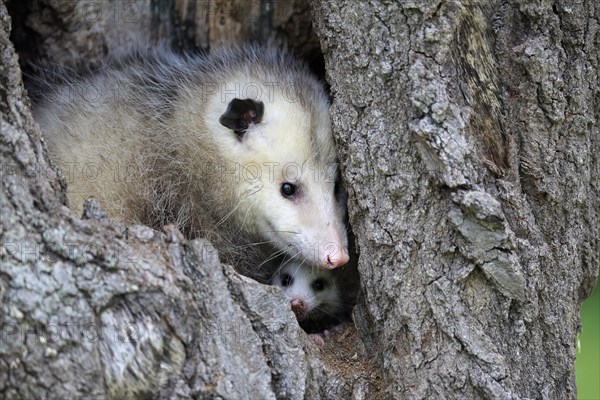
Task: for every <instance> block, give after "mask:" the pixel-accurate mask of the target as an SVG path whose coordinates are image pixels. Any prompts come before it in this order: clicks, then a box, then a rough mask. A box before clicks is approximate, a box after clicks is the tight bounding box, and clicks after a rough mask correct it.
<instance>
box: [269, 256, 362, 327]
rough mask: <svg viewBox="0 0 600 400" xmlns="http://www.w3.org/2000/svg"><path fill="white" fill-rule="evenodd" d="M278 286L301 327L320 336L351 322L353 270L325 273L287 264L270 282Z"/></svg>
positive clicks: (285, 262)
mask: <svg viewBox="0 0 600 400" xmlns="http://www.w3.org/2000/svg"><path fill="white" fill-rule="evenodd" d="M271 284H273V285H276V286H279V287H280V288H281V290H282V291H283V293H284V294H285V296H286V298H287V299H288V300H289V302H290V306H291V309H292V311H293V312H294V314H295V315H296V319H297V320H298V322H299V324H300V326H301V327H302V328H303V329H304V330H305V331H307V332H308V333H320V332H322V331H323V330H325V329H327V328H331V327H332V326H335V325H338V324H339V323H340V322H342V321H344V320H348V319H349V318H350V315H349V314H350V311H351V310H352V306H353V305H354V301H355V297H356V291H357V288H356V284H357V276H356V270H355V269H354V270H346V271H343V270H341V269H338V270H326V269H323V268H319V267H315V266H311V265H308V264H306V263H300V262H298V261H297V260H286V261H284V262H283V263H282V264H281V265H280V267H279V268H278V269H277V271H276V272H275V274H274V275H273V277H272V278H271Z"/></svg>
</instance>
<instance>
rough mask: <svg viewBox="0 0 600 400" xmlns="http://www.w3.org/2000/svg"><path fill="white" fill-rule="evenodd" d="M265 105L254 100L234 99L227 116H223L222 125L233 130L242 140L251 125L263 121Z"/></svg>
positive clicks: (230, 103)
mask: <svg viewBox="0 0 600 400" xmlns="http://www.w3.org/2000/svg"><path fill="white" fill-rule="evenodd" d="M264 110H265V105H264V104H263V102H262V101H256V100H252V99H245V100H240V99H233V100H231V101H230V102H229V105H228V106H227V111H225V114H223V115H221V118H219V122H220V123H221V125H223V126H225V127H227V128H229V129H231V130H233V131H234V132H235V134H236V135H237V136H238V139H240V140H241V139H242V138H243V136H244V134H245V133H246V130H247V129H248V127H249V126H250V124H251V123H255V124H256V123H259V122H260V121H261V120H262V117H263V113H264Z"/></svg>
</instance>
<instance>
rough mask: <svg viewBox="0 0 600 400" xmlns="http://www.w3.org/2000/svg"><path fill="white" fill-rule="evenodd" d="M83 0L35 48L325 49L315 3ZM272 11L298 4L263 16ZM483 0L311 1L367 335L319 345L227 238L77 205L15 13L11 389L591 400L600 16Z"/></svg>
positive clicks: (50, 0)
mask: <svg viewBox="0 0 600 400" xmlns="http://www.w3.org/2000/svg"><path fill="white" fill-rule="evenodd" d="M13 1H16V0H13ZM83 3H85V2H79V3H74V2H61V1H54V0H36V1H31V2H28V4H31V5H32V6H31V7H32V8H31V10H29V14H28V15H29V16H28V17H26V18H24V20H23V21H21V22H22V24H20V25H19V27H17V29H21V31H20V32H21V33H20V34H23V35H26V38H31V37H37V40H36V41H35V45H34V46H32V48H35V51H33V53H32V54H33V55H31V57H32V58H35V56H40V57H42V59H43V60H46V61H54V62H56V61H58V62H61V63H65V62H66V63H68V64H70V65H81V64H83V65H86V66H87V65H93V63H94V60H95V59H99V58H101V57H104V56H106V54H110V53H111V52H114V51H116V52H118V51H119V49H120V48H121V47H123V45H124V43H126V42H127V41H128V40H129V39H130V38H142V39H140V40H142V41H144V40H146V39H147V38H148V37H150V38H151V39H153V40H155V39H157V38H164V37H169V38H174V39H173V40H174V41H179V42H180V45H181V47H184V48H185V47H186V46H190V47H194V46H198V45H200V46H204V45H205V44H206V43H214V42H219V41H227V40H230V41H237V40H239V39H240V38H243V37H245V36H247V35H252V34H255V35H257V36H256V37H259V38H263V39H264V40H265V41H266V42H269V41H271V42H275V43H284V42H286V41H287V38H288V37H292V36H293V37H295V38H296V39H297V38H304V39H300V42H302V40H305V42H303V43H308V44H306V46H307V47H303V45H300V48H301V49H303V50H302V51H306V52H307V53H305V54H309V53H311V52H312V51H313V50H307V49H314V47H313V44H310V43H312V42H311V40H312V39H309V38H310V37H313V36H312V34H311V33H310V32H309V31H306V25H303V23H301V22H298V21H300V20H301V18H300V17H299V16H300V15H306V8H305V5H304V2H303V1H297V2H296V1H295V2H294V6H293V7H291V8H290V9H291V10H293V12H290V13H289V15H288V14H287V13H285V12H283V13H282V14H268V15H270V18H259V20H260V21H261V22H260V23H252V21H254V20H251V21H249V20H248V19H247V20H245V21H244V22H243V23H241V24H240V25H239V26H238V27H237V28H235V23H236V21H237V20H236V19H235V18H230V19H227V18H226V23H225V24H226V26H227V27H223V26H220V25H219V24H217V22H219V21H220V20H219V19H218V15H217V13H211V12H208V14H207V15H205V14H202V12H203V11H202V10H200V11H199V9H198V8H196V9H195V10H192V9H190V8H189V7H191V6H190V4H192V2H185V1H181V2H179V1H178V2H176V4H177V5H178V6H177V7H175V8H174V9H171V8H169V10H172V11H170V12H172V14H164V13H160V12H157V10H160V8H161V7H163V8H164V7H165V4H166V3H164V2H162V1H158V0H157V1H149V2H147V3H146V2H143V1H142V2H135V4H136V5H137V6H140V5H142V6H143V7H147V8H145V10H146V11H144V12H141V11H140V14H139V19H137V21H130V22H131V23H129V24H128V25H127V24H126V21H125V19H124V18H126V16H127V15H125V16H123V14H102V15H103V16H104V17H107V16H110V15H122V16H123V18H121V19H117V20H116V24H115V20H114V19H110V18H100V19H99V20H92V21H90V20H86V19H85V18H83V19H82V16H86V15H87V14H85V12H81V10H79V11H77V12H75V11H74V10H75V9H74V8H73V7H77V5H79V6H81V4H83ZM125 3H126V2H123V3H119V2H115V3H111V4H117V6H115V7H117V8H106V9H103V10H104V11H105V12H109V13H111V12H115V10H116V11H118V10H119V9H120V8H118V7H120V5H123V4H125ZM200 3H203V4H206V2H200ZM216 3H219V4H223V3H225V2H219V1H217V2H215V3H214V4H216ZM258 3H260V4H259V5H256V4H258ZM267 3H269V4H274V5H275V6H276V7H280V8H279V10H286V8H281V5H282V4H283V3H282V2H267V1H264V2H263V1H261V2H252V5H251V7H259V10H262V8H260V7H264V4H267ZM14 4H16V3H13V5H14ZM148 4H149V5H148ZM210 4H213V3H212V2H211V3H210ZM214 4H213V5H214ZM229 4H236V2H231V3H229ZM478 4H483V3H479V2H469V1H462V2H461V1H451V2H427V3H425V2H422V3H413V2H411V3H409V2H386V1H377V0H374V1H370V2H369V3H367V4H365V3H360V2H340V1H336V0H323V1H313V2H312V6H313V10H312V12H313V17H314V20H315V25H316V27H317V33H318V34H319V37H320V40H321V45H322V49H323V52H324V54H325V60H326V63H327V74H328V81H329V83H330V84H331V85H332V92H333V98H334V100H333V107H332V117H333V120H334V129H335V132H334V133H335V135H336V139H337V141H338V144H339V150H340V155H341V160H342V161H343V165H342V167H343V177H344V180H345V183H346V185H347V187H348V190H349V195H350V196H349V209H350V214H351V224H352V228H353V230H354V233H355V236H356V239H357V244H358V250H359V252H360V260H359V268H360V273H361V280H362V285H363V297H362V299H361V303H360V304H359V306H358V307H357V309H356V310H355V325H356V327H357V328H358V332H359V334H358V336H359V337H360V340H359V338H358V337H357V336H356V334H355V333H350V334H349V335H346V336H344V337H342V338H340V339H339V340H336V341H334V342H332V343H328V344H327V345H326V346H325V348H323V349H321V350H320V351H318V350H316V348H315V347H314V345H312V344H311V343H310V341H308V340H307V338H306V336H305V335H304V334H303V333H302V332H301V331H300V329H299V328H298V326H297V323H296V321H295V319H294V316H293V314H292V313H291V311H290V310H289V307H288V306H287V304H286V302H285V300H284V299H283V297H282V295H281V293H279V292H277V291H276V290H275V289H273V288H271V287H268V286H263V285H259V284H257V283H255V282H253V281H250V280H247V279H245V278H242V277H240V276H239V275H237V274H236V273H235V272H234V271H233V269H232V268H231V267H229V266H223V265H220V264H219V262H218V259H217V257H216V255H215V253H214V250H213V249H212V247H211V246H210V244H209V243H208V242H206V241H202V240H196V241H191V242H188V241H186V240H184V239H183V238H182V237H181V236H180V235H179V234H178V233H177V232H176V231H174V230H173V229H172V228H170V227H166V228H165V229H164V231H163V232H156V231H152V230H150V229H149V228H145V227H142V226H134V227H124V226H122V225H120V224H119V223H118V222H114V221H110V220H107V219H104V218H103V217H102V212H101V210H99V208H98V205H97V204H95V203H94V202H89V203H88V204H87V206H86V212H85V213H86V218H84V219H79V218H77V217H76V216H74V215H72V214H71V213H70V212H69V211H68V210H67V209H66V208H65V207H64V206H62V204H63V203H64V184H63V182H62V181H61V179H60V174H57V172H56V171H55V169H54V167H53V166H52V164H51V163H50V162H49V161H48V159H47V156H46V153H45V149H44V143H43V142H42V141H41V140H40V133H39V130H38V128H37V127H36V125H35V123H34V122H33V120H32V118H31V115H30V111H29V107H28V101H27V98H26V96H25V93H24V92H23V88H22V82H21V76H20V71H19V67H18V64H17V59H16V56H15V54H14V50H13V46H12V44H11V43H10V41H9V39H8V33H9V29H8V25H9V20H8V16H7V13H6V10H5V8H4V5H3V4H2V5H0V21H1V22H2V29H1V30H0V48H1V50H2V51H1V52H0V79H1V80H2V85H1V86H0V124H1V125H0V127H1V129H0V163H1V165H0V166H1V169H0V172H1V175H0V182H1V187H0V189H1V191H2V193H1V197H0V211H1V214H0V215H1V217H2V218H1V222H0V244H1V245H0V261H1V264H0V298H2V303H1V306H0V321H1V324H2V325H1V329H2V332H1V334H2V336H1V337H0V397H2V398H8V399H10V398H14V399H20V398H57V399H58V398H61V399H62V398H83V397H99V398H115V399H117V398H118V399H120V398H145V397H148V396H150V395H154V396H155V397H157V398H188V397H196V398H206V397H224V398H349V397H353V398H379V397H390V398H411V399H413V398H415V399H418V398H423V399H424V398H427V399H430V398H460V399H468V398H490V399H496V398H502V399H504V398H515V399H516V398H544V399H546V398H547V399H565V398H575V380H574V362H573V361H574V356H575V335H576V333H577V330H578V323H579V320H578V311H579V305H580V303H581V301H582V300H583V299H584V298H585V297H587V296H588V295H589V293H590V292H591V289H592V287H593V286H594V284H595V279H596V274H597V259H596V254H597V251H598V239H597V236H596V235H597V232H598V215H599V213H600V209H599V202H598V200H599V199H598V198H599V196H600V183H599V182H600V180H599V179H598V178H599V176H600V160H599V157H600V156H599V154H600V136H599V135H598V133H599V132H598V126H597V121H598V120H599V117H600V105H599V100H598V98H599V96H598V95H599V93H598V92H599V90H598V76H597V72H596V71H597V69H598V67H600V65H599V62H598V61H599V53H598V42H599V39H598V21H599V20H600V6H599V5H597V4H595V2H593V1H592V0H589V1H587V2H582V3H579V4H577V5H570V6H566V5H562V3H557V4H551V3H550V2H548V1H545V2H541V3H540V2H536V3H535V4H533V3H531V2H527V1H521V2H514V3H506V2H505V3H501V2H498V1H492V2H486V3H485V4H486V5H485V7H483V8H480V7H479V6H478ZM184 6H186V7H184ZM36 7H37V8H36ZM69 7H70V8H69ZM48 10H50V11H48ZM263 11H264V10H263ZM263 11H261V12H260V13H259V14H260V15H264V14H263ZM253 12H254V11H253ZM165 15H166V17H165ZM248 15H249V16H252V15H258V14H252V13H249V14H248ZM277 15H278V17H277ZM161 16H163V17H161ZM232 16H233V14H231V15H228V16H227V17H228V18H229V17H232ZM296 17H297V18H300V19H295V18H296ZM48 18H49V19H48ZM161 18H163V19H161ZM204 18H207V20H208V23H207V24H205V23H199V22H198V21H204V22H205V21H206V20H205V19H204ZM277 18H279V19H277ZM274 21H275V22H274ZM276 21H280V22H276ZM238 22H239V21H238ZM119 24H121V25H122V26H117V25H119ZM186 24H188V25H186ZM211 24H212V25H211ZM231 24H233V25H231ZM278 24H279V25H278ZM24 25H26V26H27V27H28V28H27V29H29V30H31V31H32V32H27V29H26V30H25V31H23V30H22V29H23V26H24ZM182 26H187V27H188V28H189V29H188V30H181V27H182ZM190 26H191V27H190ZM250 26H252V27H253V28H252V29H254V31H253V30H252V29H251V28H250ZM257 26H258V28H257ZM57 27H61V29H59V30H56V28H57ZM234 28H235V29H234ZM177 29H180V30H177ZM236 29H237V30H236ZM271 29H272V30H271ZM231 32H234V33H231ZM236 32H237V33H236ZM253 32H254V33H253ZM27 35H30V36H27ZM17 36H18V35H17ZM269 37H271V39H268V38H269ZM136 40H137V39H136ZM185 43H187V44H185ZM27 55H28V54H25V56H27ZM362 343H364V345H365V346H366V350H365V349H363V346H362ZM372 363H374V365H373V364H372ZM380 374H381V377H380V376H379V375H380Z"/></svg>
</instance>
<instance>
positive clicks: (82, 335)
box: [0, 2, 371, 399]
mask: <svg viewBox="0 0 600 400" xmlns="http://www.w3.org/2000/svg"><path fill="white" fill-rule="evenodd" d="M63 4H66V3H63ZM69 4H70V5H74V4H75V3H71V2H70V3H69ZM9 31H10V19H9V16H8V13H7V9H6V7H5V4H4V2H2V3H0V79H1V81H2V85H1V86H0V128H1V129H0V167H1V169H0V173H1V174H0V182H1V186H0V189H1V193H0V194H1V196H0V211H1V214H0V215H1V221H0V261H1V263H0V298H1V299H2V302H1V306H0V324H1V325H0V332H1V336H0V397H1V398H3V399H67V398H110V399H130V398H138V399H146V398H169V399H177V398H181V399H184V398H209V397H210V398H213V397H214V398H228V399H234V398H238V399H242V398H253V399H274V398H281V399H284V398H285V399H301V398H305V397H306V398H348V397H349V396H352V393H353V392H356V393H361V391H362V392H364V391H365V390H366V389H363V388H364V387H365V386H366V384H365V380H366V378H365V377H366V376H367V375H370V374H371V373H370V371H367V372H360V371H359V372H358V373H356V374H354V373H353V371H354V370H356V368H355V369H352V368H350V369H348V370H343V369H342V370H339V369H336V368H337V366H335V365H333V368H332V367H331V366H328V365H327V364H326V363H327V362H329V363H331V361H330V360H328V359H327V358H323V360H321V359H320V358H319V350H318V349H317V348H316V346H315V345H314V344H313V343H312V342H311V341H310V340H309V339H308V337H307V335H306V334H305V333H304V332H302V330H301V329H300V327H299V326H298V323H297V321H296V319H295V316H294V315H293V313H292V311H291V309H290V307H289V304H288V302H287V300H286V299H285V298H284V296H283V294H282V293H281V291H279V290H276V289H275V288H274V287H271V286H265V285H261V284H258V283H257V282H255V281H252V280H250V279H246V278H243V277H241V276H240V275H238V274H237V273H235V272H234V270H233V269H232V267H230V266H226V265H220V264H219V261H218V255H217V254H216V253H215V250H214V249H213V248H212V246H211V245H210V244H209V243H208V242H206V241H203V240H194V241H189V242H188V241H186V240H184V239H183V237H182V236H181V234H180V233H179V232H177V231H176V230H175V229H174V228H173V227H169V226H167V227H165V228H164V231H163V232H156V231H153V230H152V229H150V228H147V227H143V226H129V227H125V226H123V225H122V224H119V223H118V222H115V221H111V220H109V219H107V218H105V217H104V215H103V212H102V210H101V209H100V207H99V205H98V204H97V202H95V201H94V200H89V201H88V202H87V203H86V205H85V207H84V209H85V211H84V218H83V219H80V218H78V217H77V216H75V215H73V214H72V213H71V212H70V211H69V210H68V209H67V208H66V207H64V206H63V204H64V203H65V196H64V189H65V185H64V181H63V179H62V175H61V174H60V173H59V172H58V171H57V170H56V168H55V167H54V166H53V165H52V163H51V162H50V161H49V160H48V158H47V154H46V150H45V147H44V143H43V141H41V139H40V138H41V136H40V132H39V128H38V127H37V125H36V124H35V122H34V121H33V119H32V117H31V112H30V109H29V101H28V99H27V97H26V93H25V91H24V89H23V84H22V80H21V73H20V70H19V65H18V61H17V56H16V54H15V52H14V48H13V45H12V43H11V42H10V40H9ZM357 340H358V339H357V337H356V335H352V334H351V335H350V337H349V338H347V340H346V343H350V344H351V345H350V346H349V347H350V348H351V351H352V352H353V353H352V354H356V352H357V349H358V348H359V346H360V344H359V343H357ZM329 353H330V354H331V353H332V351H331V350H330V352H329ZM363 358H364V355H361V356H360V357H359V358H358V359H356V360H355V361H354V362H356V363H361V360H363Z"/></svg>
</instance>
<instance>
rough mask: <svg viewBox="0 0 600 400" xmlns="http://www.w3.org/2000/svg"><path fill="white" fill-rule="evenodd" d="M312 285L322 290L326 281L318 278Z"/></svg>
mask: <svg viewBox="0 0 600 400" xmlns="http://www.w3.org/2000/svg"><path fill="white" fill-rule="evenodd" d="M312 287H313V289H315V290H316V291H317V292H320V291H321V290H323V289H325V281H324V280H323V279H317V280H316V281H314V282H313V284H312Z"/></svg>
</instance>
